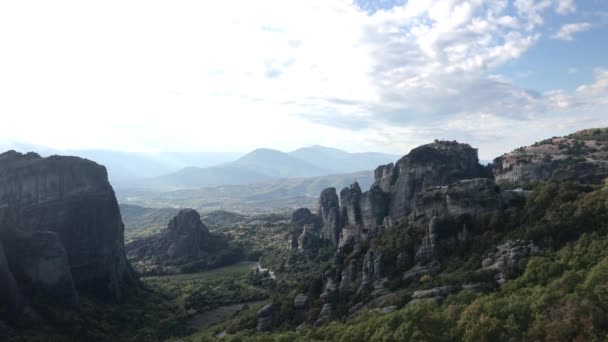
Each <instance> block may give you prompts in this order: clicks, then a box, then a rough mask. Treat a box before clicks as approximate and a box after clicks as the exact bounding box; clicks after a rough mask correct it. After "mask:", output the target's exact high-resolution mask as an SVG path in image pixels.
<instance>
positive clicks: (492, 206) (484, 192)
mask: <svg viewBox="0 0 608 342" xmlns="http://www.w3.org/2000/svg"><path fill="white" fill-rule="evenodd" d="M523 194H524V192H522V196H523ZM510 200H513V197H512V196H507V195H505V194H503V192H502V191H501V190H500V188H499V187H498V186H497V185H496V183H494V181H493V180H491V179H488V178H476V179H467V180H462V181H458V182H455V183H452V184H449V185H446V186H438V187H432V188H428V189H425V190H424V191H422V192H421V193H420V194H419V195H418V196H417V198H416V201H415V204H414V208H413V211H412V213H411V215H410V221H411V222H412V223H414V224H417V225H422V226H426V225H427V224H429V223H430V221H431V220H432V219H433V218H435V219H436V220H437V221H439V222H440V221H445V220H448V219H451V218H460V219H462V220H465V221H475V220H477V219H479V218H481V216H483V215H485V214H487V213H489V212H492V211H494V210H497V209H500V208H501V207H502V206H503V205H507V204H508V201H510ZM465 221H463V222H462V223H463V224H466V222H465Z"/></svg>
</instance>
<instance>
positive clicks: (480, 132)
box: [0, 0, 608, 159]
mask: <svg viewBox="0 0 608 342" xmlns="http://www.w3.org/2000/svg"><path fill="white" fill-rule="evenodd" d="M602 126H608V1H605V0H584V1H574V0H513V1H506V0H485V1H482V0H469V1H459V0H441V1H433V0H410V1H405V0H398V1H386V0H377V1H370V0H357V1H354V2H353V1H347V0H303V1H300V0H289V1H285V0H258V1H250V0H234V1H189V0H183V1H155V0H144V1H128V0H121V1H112V0H110V1H103V2H101V1H95V2H94V1H82V0H78V1H61V0H58V1H28V0H21V1H0V145H4V146H9V145H10V144H11V143H27V144H32V145H37V146H45V147H51V148H57V149H93V148H94V149H113V150H122V151H243V152H246V151H249V150H252V149H254V148H258V147H267V148H275V149H279V150H283V151H288V150H292V149H296V148H298V147H302V146H308V145H315V144H318V145H324V146H330V147H336V148H341V149H344V150H347V151H352V152H356V151H379V152H386V153H395V154H405V153H407V152H408V151H409V150H410V149H411V148H414V147H416V146H418V145H421V144H424V143H428V142H431V141H433V140H434V139H449V140H458V141H460V142H466V143H469V144H471V145H472V146H473V147H476V148H478V149H479V154H480V158H481V159H492V158H494V157H496V156H499V155H501V154H503V153H505V152H508V151H510V150H512V149H514V148H517V147H519V146H524V145H529V144H531V143H533V142H535V141H538V140H542V139H544V138H548V137H552V136H558V135H564V134H568V133H570V132H573V131H576V130H578V129H583V128H591V127H602Z"/></svg>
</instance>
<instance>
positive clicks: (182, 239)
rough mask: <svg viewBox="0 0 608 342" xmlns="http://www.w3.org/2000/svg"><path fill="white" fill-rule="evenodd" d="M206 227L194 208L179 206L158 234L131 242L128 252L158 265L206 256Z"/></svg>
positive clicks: (181, 262) (183, 261)
mask: <svg viewBox="0 0 608 342" xmlns="http://www.w3.org/2000/svg"><path fill="white" fill-rule="evenodd" d="M209 240H210V235H209V230H208V229H207V227H206V226H205V225H204V224H203V222H202V221H201V217H200V215H199V213H198V212H197V211H196V210H193V209H182V210H180V211H179V212H178V213H177V215H175V217H173V218H172V219H171V221H169V224H168V225H167V229H166V230H165V231H163V232H161V233H160V234H158V235H155V236H151V237H148V238H144V239H140V240H136V241H133V242H131V243H129V244H128V245H127V247H126V248H127V253H128V255H129V257H130V258H133V259H138V260H142V259H154V260H156V261H157V262H159V263H160V264H171V265H175V264H184V263H187V262H190V261H194V260H197V259H200V258H203V257H205V256H206V255H207V254H208V248H209Z"/></svg>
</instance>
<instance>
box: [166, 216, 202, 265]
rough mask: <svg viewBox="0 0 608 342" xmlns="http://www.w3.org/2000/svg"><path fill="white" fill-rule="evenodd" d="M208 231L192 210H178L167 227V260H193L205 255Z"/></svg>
mask: <svg viewBox="0 0 608 342" xmlns="http://www.w3.org/2000/svg"><path fill="white" fill-rule="evenodd" d="M208 241H209V230H208V229H207V227H206V226H205V225H204V224H203V222H202V221H201V216H200V215H199V213H198V212H197V211H196V210H194V209H183V210H180V212H179V213H177V215H176V216H175V217H174V218H172V219H171V221H169V225H168V226H167V243H168V245H167V258H168V259H169V260H194V259H198V258H200V257H202V256H204V255H206V254H207V251H206V249H207V244H208Z"/></svg>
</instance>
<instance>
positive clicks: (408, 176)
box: [374, 140, 485, 220]
mask: <svg viewBox="0 0 608 342" xmlns="http://www.w3.org/2000/svg"><path fill="white" fill-rule="evenodd" d="M374 175H375V179H374V185H376V186H378V187H379V188H380V189H381V190H382V191H384V192H386V193H388V194H389V208H388V216H390V217H391V218H392V219H393V220H399V219H403V218H404V217H406V216H408V215H409V214H410V212H411V211H412V209H413V207H414V203H415V200H416V196H417V194H419V193H420V192H422V191H423V190H424V189H427V188H431V187H435V186H443V185H447V184H451V183H454V182H456V181H459V180H463V179H472V178H478V177H482V176H484V175H485V173H484V169H483V167H482V166H481V165H480V164H479V159H478V157H477V149H474V148H472V147H471V146H469V145H467V144H460V143H457V142H455V141H437V140H436V141H435V142H434V143H431V144H427V145H423V146H420V147H417V148H415V149H413V150H412V151H411V152H410V153H409V154H408V155H406V156H404V157H403V158H401V159H400V160H399V161H398V162H397V163H396V164H395V165H392V164H388V165H384V166H380V167H378V168H377V169H376V171H375V172H374Z"/></svg>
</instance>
